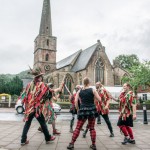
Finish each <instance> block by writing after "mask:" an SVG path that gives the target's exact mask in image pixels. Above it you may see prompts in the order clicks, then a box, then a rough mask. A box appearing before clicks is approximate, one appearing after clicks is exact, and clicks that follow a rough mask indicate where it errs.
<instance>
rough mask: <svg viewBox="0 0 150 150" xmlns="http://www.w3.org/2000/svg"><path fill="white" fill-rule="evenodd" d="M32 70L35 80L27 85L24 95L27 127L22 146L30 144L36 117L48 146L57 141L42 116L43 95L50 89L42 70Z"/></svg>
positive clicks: (24, 129)
mask: <svg viewBox="0 0 150 150" xmlns="http://www.w3.org/2000/svg"><path fill="white" fill-rule="evenodd" d="M30 70H31V72H30V74H32V75H34V80H33V81H31V82H30V83H29V84H28V85H27V87H26V89H25V90H24V92H23V94H22V96H23V97H24V98H23V101H22V103H23V104H24V105H25V113H24V121H25V125H24V128H23V132H22V136H21V145H25V144H28V143H29V141H28V140H27V133H28V130H29V128H30V125H31V122H32V120H33V118H34V117H36V119H37V120H38V122H39V123H40V125H41V128H42V130H43V133H44V136H45V141H46V144H48V143H49V142H50V141H53V140H55V137H54V136H51V135H50V134H49V131H48V129H47V125H46V123H45V119H44V116H43V114H42V109H43V106H42V104H41V100H42V98H43V95H44V94H45V93H46V92H47V90H48V87H47V86H46V85H45V84H44V82H43V73H42V71H41V69H40V68H36V69H35V70H32V69H31V68H30Z"/></svg>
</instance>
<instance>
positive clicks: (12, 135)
mask: <svg viewBox="0 0 150 150" xmlns="http://www.w3.org/2000/svg"><path fill="white" fill-rule="evenodd" d="M23 125H24V123H23V122H19V121H18V122H17V121H0V150H6V149H8V150H66V147H67V145H68V143H69V142H70V140H71V135H72V134H71V133H69V122H68V121H58V122H57V128H58V129H59V130H60V131H61V133H62V134H61V135H60V136H57V137H56V140H55V141H54V142H53V143H51V144H45V141H44V136H43V134H42V133H39V132H38V131H37V128H38V126H39V125H38V123H37V122H36V121H33V122H32V126H31V128H30V131H29V133H28V139H29V140H30V143H29V144H28V145H25V146H23V147H22V146H20V136H21V132H22V128H23ZM113 128H114V133H115V137H114V138H110V137H109V132H108V129H107V127H106V125H105V123H103V124H102V125H96V131H97V140H96V144H97V149H98V150H150V125H143V124H141V123H139V122H135V127H134V128H133V130H134V133H135V139H136V144H135V145H131V144H128V145H121V143H120V142H121V141H122V140H123V135H121V134H120V131H119V129H118V127H117V126H116V123H114V122H113ZM49 130H50V132H51V131H52V129H51V127H50V125H49ZM81 133H82V132H81ZM90 144H91V140H90V135H89V133H88V134H87V138H86V139H84V138H82V134H80V135H79V138H78V139H77V141H76V143H75V150H90V148H89V146H90Z"/></svg>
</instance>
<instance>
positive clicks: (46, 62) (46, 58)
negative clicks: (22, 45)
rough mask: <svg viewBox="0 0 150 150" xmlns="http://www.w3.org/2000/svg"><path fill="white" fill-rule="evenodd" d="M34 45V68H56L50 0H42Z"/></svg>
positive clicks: (44, 69) (47, 70)
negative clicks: (39, 21)
mask: <svg viewBox="0 0 150 150" xmlns="http://www.w3.org/2000/svg"><path fill="white" fill-rule="evenodd" d="M34 43H35V46H34V68H36V67H40V68H41V69H42V71H43V72H45V73H50V72H53V71H54V70H56V45H57V38H56V37H54V36H52V21H51V9H50V0H44V2H43V10H42V17H41V25H40V30H39V34H38V36H37V37H36V39H35V41H34Z"/></svg>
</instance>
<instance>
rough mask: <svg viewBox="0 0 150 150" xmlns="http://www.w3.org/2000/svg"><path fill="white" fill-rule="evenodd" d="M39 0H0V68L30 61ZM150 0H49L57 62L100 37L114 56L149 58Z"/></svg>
mask: <svg viewBox="0 0 150 150" xmlns="http://www.w3.org/2000/svg"><path fill="white" fill-rule="evenodd" d="M42 5H43V0H0V73H19V72H21V71H23V70H26V69H28V65H30V66H31V67H32V65H33V50H34V39H35V38H36V36H37V35H38V33H39V27H40V20H41V13H42ZM149 8H150V0H105V1H104V0H51V12H52V30H53V36H56V37H57V61H59V60H61V59H62V58H65V57H67V56H68V55H70V54H72V53H74V52H76V51H77V50H79V49H85V48H87V47H89V46H91V45H93V44H95V43H96V41H97V39H100V41H101V43H102V45H103V46H105V47H106V53H107V55H108V57H109V59H110V61H111V62H112V60H113V59H114V58H115V57H116V56H118V55H120V54H132V53H134V54H137V55H138V57H139V58H140V60H145V59H147V60H150V59H149V57H150V40H149V39H150V9H149Z"/></svg>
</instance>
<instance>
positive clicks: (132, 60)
mask: <svg viewBox="0 0 150 150" xmlns="http://www.w3.org/2000/svg"><path fill="white" fill-rule="evenodd" d="M114 62H115V63H116V64H118V65H119V66H120V67H121V68H123V69H126V70H130V69H131V68H132V67H133V66H138V65H139V64H140V61H139V58H138V57H137V55H135V54H132V55H119V56H117V57H116V58H115V60H114Z"/></svg>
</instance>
